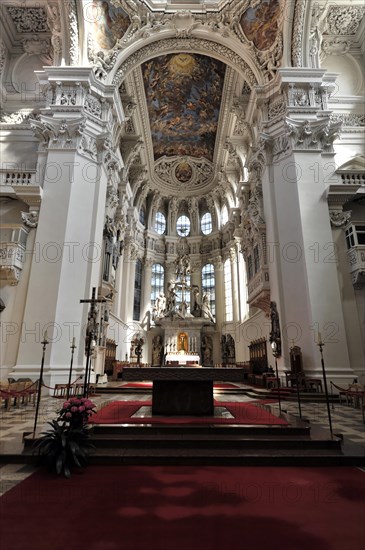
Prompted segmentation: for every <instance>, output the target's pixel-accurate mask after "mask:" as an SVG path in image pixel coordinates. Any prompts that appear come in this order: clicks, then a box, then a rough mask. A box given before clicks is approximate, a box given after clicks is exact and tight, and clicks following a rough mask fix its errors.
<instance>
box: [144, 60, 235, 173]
mask: <svg viewBox="0 0 365 550" xmlns="http://www.w3.org/2000/svg"><path fill="white" fill-rule="evenodd" d="M225 70H226V65H225V64H224V63H222V62H220V61H217V60H215V59H212V58H210V57H207V56H204V55H199V54H187V53H179V54H170V55H163V56H159V57H155V58H154V59H152V60H150V61H147V62H146V63H143V65H142V75H143V81H144V87H145V91H146V100H147V107H148V114H149V119H150V127H151V135H152V143H153V153H154V160H155V161H156V160H158V159H159V158H161V157H162V156H168V157H169V156H174V155H178V156H191V157H196V158H200V157H204V158H206V159H208V160H210V161H212V160H213V155H214V145H215V138H216V133H217V126H218V118H219V110H220V104H221V100H222V90H223V83H224V76H225ZM179 170H180V172H181V174H179V176H178V177H179V179H180V178H182V179H185V178H188V177H189V173H188V172H189V169H188V167H187V166H181V167H180V169H179Z"/></svg>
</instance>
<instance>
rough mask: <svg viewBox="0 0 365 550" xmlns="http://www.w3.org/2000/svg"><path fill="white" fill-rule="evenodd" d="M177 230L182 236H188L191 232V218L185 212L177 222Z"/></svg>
mask: <svg viewBox="0 0 365 550" xmlns="http://www.w3.org/2000/svg"><path fill="white" fill-rule="evenodd" d="M176 231H177V234H178V235H179V236H180V237H187V236H188V235H189V233H190V220H189V218H188V217H187V216H185V214H183V215H182V216H180V217H179V219H178V220H177V222H176Z"/></svg>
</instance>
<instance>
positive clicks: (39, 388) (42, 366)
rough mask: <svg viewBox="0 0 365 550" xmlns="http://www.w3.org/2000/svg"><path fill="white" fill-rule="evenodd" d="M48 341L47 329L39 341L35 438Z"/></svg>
mask: <svg viewBox="0 0 365 550" xmlns="http://www.w3.org/2000/svg"><path fill="white" fill-rule="evenodd" d="M48 343H49V342H48V340H47V331H45V333H44V335H43V342H41V344H42V345H43V352H42V361H41V370H40V374H39V383H38V396H37V407H36V410H35V418H34V427H33V439H34V438H35V432H36V429H37V422H38V414H39V405H40V402H41V393H42V385H43V369H44V356H45V354H46V348H47V344H48Z"/></svg>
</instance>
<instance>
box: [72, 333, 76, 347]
mask: <svg viewBox="0 0 365 550" xmlns="http://www.w3.org/2000/svg"><path fill="white" fill-rule="evenodd" d="M75 345H76V338H75V336H74V337H73V338H72V347H75Z"/></svg>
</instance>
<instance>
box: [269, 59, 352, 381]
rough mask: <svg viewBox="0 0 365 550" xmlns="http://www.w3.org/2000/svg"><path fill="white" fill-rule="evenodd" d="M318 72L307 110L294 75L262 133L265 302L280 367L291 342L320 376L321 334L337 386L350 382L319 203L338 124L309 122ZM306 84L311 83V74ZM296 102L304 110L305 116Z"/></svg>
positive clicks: (329, 240) (327, 228)
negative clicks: (275, 321)
mask: <svg viewBox="0 0 365 550" xmlns="http://www.w3.org/2000/svg"><path fill="white" fill-rule="evenodd" d="M293 71H294V72H295V76H296V78H297V79H298V78H299V75H298V74H297V73H296V71H297V70H296V69H293V70H290V69H284V70H283V71H282V76H283V81H284V83H285V82H289V81H290V79H291V80H293V74H292V72H293ZM317 72H318V71H317ZM319 73H320V74H319ZM323 73H324V72H323V71H319V72H318V75H317V76H318V78H317V80H318V84H317V85H318V89H317V92H318V93H317V95H316V96H315V97H316V98H317V99H316V102H315V103H314V104H313V105H311V102H312V101H313V98H312V96H311V93H310V85H309V84H307V81H306V78H307V76H306V75H304V76H301V79H302V81H298V80H295V84H290V91H289V95H288V97H289V100H288V101H289V110H288V111H287V112H286V113H285V114H284V115H283V116H281V117H276V119H275V120H274V121H273V122H272V123H271V124H270V125H267V127H266V128H265V136H264V138H263V139H262V140H261V153H262V154H263V153H264V151H265V150H266V161H267V164H268V169H267V170H266V172H265V173H264V175H263V180H262V188H263V195H264V207H265V218H266V221H267V255H268V264H269V272H270V287H271V300H272V301H275V302H276V303H277V307H278V311H279V316H280V324H281V335H282V344H283V346H282V348H283V352H282V357H281V358H280V360H279V363H280V364H281V365H282V366H285V367H286V368H288V367H289V347H290V345H291V344H292V340H294V341H295V344H296V345H298V346H300V347H301V348H302V352H303V364H304V368H305V370H306V372H307V373H308V374H312V375H318V376H321V361H320V353H319V349H318V346H317V344H316V338H318V332H320V333H321V335H322V339H323V340H324V342H325V347H324V358H325V363H326V368H327V374H328V375H329V376H330V377H331V378H332V379H337V380H340V379H342V380H344V379H346V378H347V379H351V377H352V376H353V371H352V369H351V365H350V361H349V353H348V347H347V340H346V332H345V326H344V315H343V309H342V303H341V293H340V287H339V279H338V270H337V257H336V250H335V248H334V245H333V237H332V233H331V225H330V219H329V211H328V205H327V200H326V186H327V185H328V169H329V165H333V166H335V165H334V162H333V156H334V153H333V141H334V139H335V138H336V136H337V132H338V125H336V124H334V125H332V124H331V123H330V120H329V117H328V116H327V115H328V111H327V112H324V113H322V115H323V116H322V118H317V116H316V113H317V112H318V109H319V106H318V101H320V98H321V93H322V91H321V78H322V76H323ZM311 79H312V81H313V80H314V81H315V80H316V75H312V76H311ZM298 82H299V83H298ZM296 86H297V87H298V91H297V88H296ZM311 86H313V84H311ZM326 93H327V92H326ZM312 95H313V94H312ZM295 98H298V101H299V100H300V103H299V104H298V103H297V100H296V99H295ZM318 98H319V99H318ZM303 101H305V102H306V104H307V109H306V113H305V115H303V114H302V111H301V105H302V104H303ZM298 106H299V107H298ZM288 114H289V115H290V117H288V116H287V115H288ZM304 117H306V120H304ZM268 137H269V138H271V139H270V141H269V142H268V140H267V138H268ZM259 154H260V153H259ZM333 170H335V167H334V168H333ZM334 177H336V176H334Z"/></svg>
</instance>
